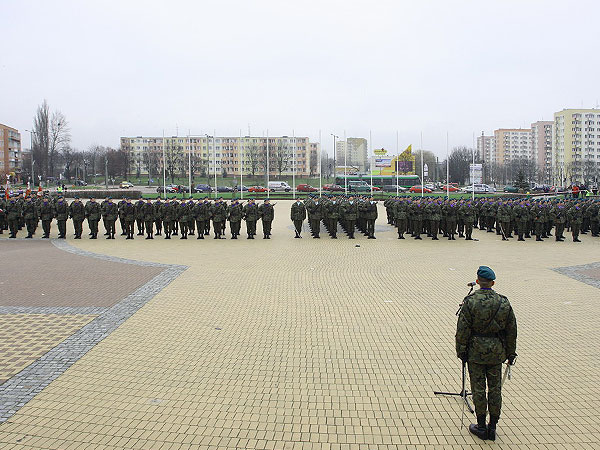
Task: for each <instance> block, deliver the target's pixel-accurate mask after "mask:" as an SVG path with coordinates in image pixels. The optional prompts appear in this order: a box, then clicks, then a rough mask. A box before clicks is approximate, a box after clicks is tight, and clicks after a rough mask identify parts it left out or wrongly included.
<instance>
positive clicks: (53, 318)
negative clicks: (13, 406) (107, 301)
mask: <svg viewBox="0 0 600 450" xmlns="http://www.w3.org/2000/svg"><path fill="white" fill-rule="evenodd" d="M95 317H96V316H94V315H75V316H73V315H56V314H47V315H42V314H0V384H2V383H4V382H6V381H7V380H8V379H9V378H10V377H12V376H13V375H15V374H16V373H19V372H20V371H21V370H23V369H24V368H25V367H27V366H28V365H30V364H31V363H32V362H34V361H36V360H37V359H38V358H40V357H41V356H42V355H44V354H45V353H47V352H48V350H50V349H51V348H53V347H55V346H56V345H58V344H59V343H61V342H62V341H63V340H64V339H66V338H67V337H68V336H70V335H71V334H73V333H74V332H76V331H77V330H78V329H80V328H81V327H82V326H84V325H85V324H87V323H88V322H90V321H91V320H93V319H94V318H95Z"/></svg>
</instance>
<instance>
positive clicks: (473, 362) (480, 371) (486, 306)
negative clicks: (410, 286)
mask: <svg viewBox="0 0 600 450" xmlns="http://www.w3.org/2000/svg"><path fill="white" fill-rule="evenodd" d="M516 346H517V321H516V318H515V314H514V312H513V310H512V307H511V305H510V303H509V301H508V299H507V298H506V297H505V296H503V295H500V294H498V293H497V292H495V291H494V290H493V289H491V288H481V289H479V290H477V291H475V292H473V293H472V294H470V295H468V296H467V297H465V300H464V303H463V306H462V308H461V310H460V315H459V317H458V324H457V327H456V354H457V356H458V357H459V358H460V359H462V360H463V361H468V366H469V377H470V379H471V391H472V392H473V403H474V404H475V414H476V415H477V421H478V423H481V418H482V417H483V423H484V424H485V417H486V410H489V413H490V421H491V422H493V423H494V430H495V424H496V423H497V421H498V419H499V417H500V410H501V407H502V393H501V381H502V380H501V377H502V363H503V362H504V361H506V359H507V358H508V359H509V360H512V359H513V358H514V357H515V356H516ZM486 381H487V387H488V394H487V399H486Z"/></svg>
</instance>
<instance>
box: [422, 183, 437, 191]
mask: <svg viewBox="0 0 600 450" xmlns="http://www.w3.org/2000/svg"><path fill="white" fill-rule="evenodd" d="M435 187H436V186H435V183H427V184H425V188H426V189H431V190H432V191H435Z"/></svg>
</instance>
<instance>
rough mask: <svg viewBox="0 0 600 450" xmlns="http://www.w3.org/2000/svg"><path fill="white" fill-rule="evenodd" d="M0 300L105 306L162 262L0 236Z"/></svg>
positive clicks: (4, 303) (17, 303) (3, 302)
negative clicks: (121, 259)
mask: <svg viewBox="0 0 600 450" xmlns="http://www.w3.org/2000/svg"><path fill="white" fill-rule="evenodd" d="M0 254H2V255H3V261H6V262H7V264H4V265H3V267H2V271H0V287H1V288H2V292H3V293H2V296H1V297H0V306H21V307H23V306H25V307H34V306H37V307H40V306H49V307H54V306H70V307H74V306H80V307H89V306H97V307H110V306H112V305H114V304H115V303H117V302H118V301H119V300H121V299H122V298H123V297H125V296H127V295H128V294H129V293H130V292H131V291H132V290H133V289H136V288H137V287H139V286H141V285H143V284H144V283H147V282H148V281H149V280H151V279H152V278H153V277H155V276H156V275H157V274H158V273H160V271H161V270H162V269H161V268H158V267H140V266H136V265H126V266H124V265H122V264H119V263H116V262H109V261H102V260H100V259H97V258H86V257H84V256H79V255H76V256H75V255H69V254H67V253H65V252H62V251H60V250H59V249H57V248H56V247H55V246H54V245H52V243H51V242H49V241H45V240H44V241H42V240H31V241H29V240H27V241H25V240H7V239H3V240H0Z"/></svg>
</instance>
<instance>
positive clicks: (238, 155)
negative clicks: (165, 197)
mask: <svg viewBox="0 0 600 450" xmlns="http://www.w3.org/2000/svg"><path fill="white" fill-rule="evenodd" d="M121 149H122V150H124V151H126V152H127V153H128V154H129V156H130V161H131V173H135V172H137V171H139V172H140V174H144V175H145V174H148V169H149V168H148V159H149V157H150V155H151V156H152V157H153V158H155V159H156V161H158V165H159V166H160V170H161V171H162V164H163V158H162V155H163V150H164V152H165V157H166V160H167V165H168V164H169V160H170V158H171V156H170V155H175V157H176V159H177V161H178V165H179V166H181V172H185V171H187V167H188V164H189V159H190V156H191V157H192V158H193V160H194V163H193V164H194V166H195V167H196V169H195V173H196V174H199V173H200V172H201V170H202V169H204V170H205V171H206V173H207V174H215V173H217V174H218V175H220V174H222V173H223V171H225V172H226V173H227V174H228V175H233V176H236V175H239V174H240V173H242V174H243V175H250V174H252V173H253V172H254V173H255V174H263V173H265V170H266V167H267V158H266V155H267V153H268V155H269V160H268V162H269V164H268V167H269V173H270V174H272V175H279V173H280V169H281V174H282V175H292V174H293V173H295V174H296V175H298V176H308V175H309V174H310V161H311V154H312V155H313V157H318V154H319V151H320V146H319V144H318V143H314V142H313V143H311V142H309V138H308V137H291V136H273V137H269V138H268V142H267V138H266V137H254V136H242V137H239V136H235V137H224V136H221V137H219V136H206V135H203V136H171V137H165V138H162V137H144V136H137V137H122V138H121ZM190 152H191V155H190ZM294 155H295V156H294Z"/></svg>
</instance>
